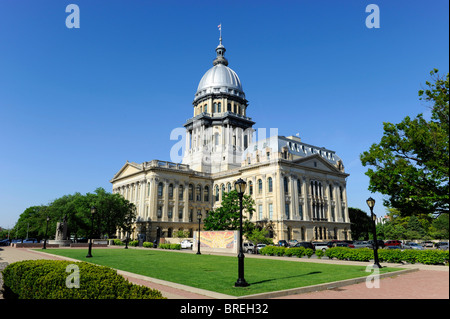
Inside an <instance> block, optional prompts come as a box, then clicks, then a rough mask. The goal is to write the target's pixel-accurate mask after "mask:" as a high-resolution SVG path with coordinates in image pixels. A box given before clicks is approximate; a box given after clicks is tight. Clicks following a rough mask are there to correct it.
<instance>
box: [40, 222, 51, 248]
mask: <svg viewBox="0 0 450 319" xmlns="http://www.w3.org/2000/svg"><path fill="white" fill-rule="evenodd" d="M49 220H50V217H49V216H47V218H46V221H47V223H46V225H45V237H44V247H42V249H47V230H48V222H49Z"/></svg>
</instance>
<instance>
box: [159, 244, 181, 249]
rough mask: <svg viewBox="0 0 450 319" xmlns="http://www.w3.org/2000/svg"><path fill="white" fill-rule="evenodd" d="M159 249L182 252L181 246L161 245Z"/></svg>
mask: <svg viewBox="0 0 450 319" xmlns="http://www.w3.org/2000/svg"><path fill="white" fill-rule="evenodd" d="M158 247H159V248H161V249H174V250H181V244H159V246H158Z"/></svg>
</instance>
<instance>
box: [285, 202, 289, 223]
mask: <svg viewBox="0 0 450 319" xmlns="http://www.w3.org/2000/svg"><path fill="white" fill-rule="evenodd" d="M284 209H285V211H284V212H285V214H286V219H289V204H286V205H285V208H284Z"/></svg>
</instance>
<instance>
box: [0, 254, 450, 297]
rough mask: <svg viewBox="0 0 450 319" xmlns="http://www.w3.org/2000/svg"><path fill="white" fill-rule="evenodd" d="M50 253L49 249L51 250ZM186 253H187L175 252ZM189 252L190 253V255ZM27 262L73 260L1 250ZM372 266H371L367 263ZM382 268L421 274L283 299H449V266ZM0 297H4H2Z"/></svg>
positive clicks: (168, 289)
mask: <svg viewBox="0 0 450 319" xmlns="http://www.w3.org/2000/svg"><path fill="white" fill-rule="evenodd" d="M49 250H50V249H49ZM174 253H186V252H174ZM187 253H188V252H187ZM246 257H248V258H275V259H287V260H290V261H298V262H318V263H333V264H345V265H360V266H361V265H365V263H362V262H348V261H337V260H328V259H315V258H311V259H306V258H289V257H268V256H260V255H246ZM28 259H33V260H34V259H54V260H67V259H69V260H71V259H70V258H65V257H59V256H54V255H51V254H47V253H41V252H36V251H33V250H30V249H26V248H13V247H0V265H1V264H2V263H13V262H16V261H21V260H28ZM367 264H369V263H367ZM382 266H389V267H398V268H412V269H417V268H418V271H414V272H409V273H405V274H401V275H398V276H394V277H388V278H383V279H381V280H380V287H379V288H370V289H369V288H367V287H366V283H365V282H362V283H356V284H350V285H347V286H343V287H338V288H332V289H327V290H324V291H317V292H310V293H301V294H294V295H289V296H285V297H277V298H283V299H449V267H448V266H431V265H421V264H416V265H402V264H384V263H382ZM118 273H120V274H121V275H123V276H124V277H126V278H127V279H128V280H129V281H130V282H133V283H136V284H140V285H144V286H147V287H150V288H153V289H157V290H159V291H161V293H162V294H163V296H165V297H167V298H168V299H234V298H235V297H233V296H228V295H224V294H220V293H215V292H211V291H208V290H203V289H198V288H193V287H189V286H184V285H181V284H176V283H172V282H168V281H164V280H159V279H155V278H150V277H145V276H141V275H136V274H132V273H129V272H125V271H120V270H118ZM0 298H1V297H0Z"/></svg>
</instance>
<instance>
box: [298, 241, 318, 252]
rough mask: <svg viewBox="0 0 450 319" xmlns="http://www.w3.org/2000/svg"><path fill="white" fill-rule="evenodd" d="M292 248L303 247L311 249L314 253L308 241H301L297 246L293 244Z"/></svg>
mask: <svg viewBox="0 0 450 319" xmlns="http://www.w3.org/2000/svg"><path fill="white" fill-rule="evenodd" d="M294 247H305V248H311V249H312V250H314V251H315V250H316V248H315V247H314V245H313V244H312V243H310V242H309V241H303V242H301V243H297V244H295V246H294Z"/></svg>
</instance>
